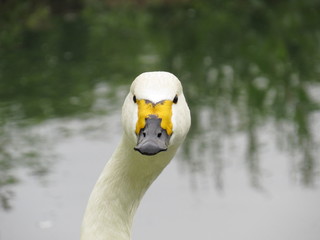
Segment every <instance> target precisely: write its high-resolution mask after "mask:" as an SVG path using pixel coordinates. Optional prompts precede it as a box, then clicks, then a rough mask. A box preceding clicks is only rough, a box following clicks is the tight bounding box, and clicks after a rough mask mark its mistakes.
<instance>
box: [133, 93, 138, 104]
mask: <svg viewBox="0 0 320 240" xmlns="http://www.w3.org/2000/svg"><path fill="white" fill-rule="evenodd" d="M133 102H134V103H136V102H137V98H136V95H134V96H133Z"/></svg>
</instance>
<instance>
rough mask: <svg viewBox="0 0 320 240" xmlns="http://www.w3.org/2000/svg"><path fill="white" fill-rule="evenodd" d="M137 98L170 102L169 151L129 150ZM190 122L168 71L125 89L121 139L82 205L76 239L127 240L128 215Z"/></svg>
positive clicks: (134, 139)
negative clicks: (171, 129)
mask: <svg viewBox="0 0 320 240" xmlns="http://www.w3.org/2000/svg"><path fill="white" fill-rule="evenodd" d="M134 95H135V96H136V98H137V99H147V100H150V101H153V102H159V101H162V100H173V99H174V97H175V96H176V95H177V96H178V98H179V99H178V103H177V104H174V105H173V106H172V123H173V135H172V136H171V139H170V144H169V148H168V150H167V151H165V152H160V153H158V154H156V155H154V156H145V155H142V154H140V153H139V152H137V151H134V149H133V148H134V146H135V144H136V142H137V136H136V134H135V125H136V121H137V106H136V104H135V103H134V101H133V96H134ZM190 123H191V118H190V111H189V108H188V105H187V103H186V101H185V98H184V96H183V92H182V86H181V83H180V81H179V80H178V79H177V78H176V77H175V76H174V75H173V74H171V73H167V72H148V73H143V74H141V75H139V76H138V77H137V78H136V79H135V80H134V82H133V83H132V85H131V88H130V92H129V94H128V96H127V97H126V99H125V102H124V104H123V107H122V125H123V129H124V132H123V136H122V140H121V142H120V144H119V146H118V147H117V149H116V150H115V152H114V153H113V155H112V157H111V159H110V160H109V161H108V163H107V164H106V166H105V168H104V169H103V172H102V174H101V175H100V177H99V179H98V181H97V183H96V185H95V187H94V189H93V191H92V193H91V196H90V198H89V201H88V205H87V209H86V211H85V215H84V219H83V223H82V228H81V240H129V239H130V234H131V226H132V221H133V217H134V214H135V212H136V209H137V207H138V205H139V203H140V200H141V198H142V197H143V195H144V193H145V192H146V190H147V189H148V188H149V186H150V185H151V183H152V182H153V181H154V180H155V179H156V178H157V176H158V175H159V174H160V173H161V171H162V170H163V169H164V168H165V167H166V166H167V164H168V163H169V162H170V160H171V159H172V158H173V156H174V155H175V153H176V151H177V148H178V147H179V145H180V144H181V143H182V142H183V140H184V138H185V137H186V135H187V133H188V130H189V127H190Z"/></svg>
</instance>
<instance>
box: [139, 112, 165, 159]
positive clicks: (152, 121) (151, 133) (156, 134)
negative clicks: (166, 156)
mask: <svg viewBox="0 0 320 240" xmlns="http://www.w3.org/2000/svg"><path fill="white" fill-rule="evenodd" d="M145 121H146V125H145V127H144V128H142V129H141V130H140V132H139V134H138V143H137V145H136V146H135V148H134V150H136V151H139V152H140V153H141V154H144V155H155V154H157V153H159V152H162V151H166V150H167V149H168V145H169V140H170V135H168V134H167V131H166V130H165V129H163V128H162V127H161V121H162V119H161V118H158V117H157V116H156V115H149V117H148V118H146V119H145Z"/></svg>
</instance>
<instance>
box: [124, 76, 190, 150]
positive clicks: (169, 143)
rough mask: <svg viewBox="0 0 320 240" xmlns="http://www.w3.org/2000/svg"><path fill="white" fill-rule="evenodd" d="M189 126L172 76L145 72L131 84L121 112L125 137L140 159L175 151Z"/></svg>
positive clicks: (178, 88) (175, 81) (176, 79)
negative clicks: (145, 156)
mask: <svg viewBox="0 0 320 240" xmlns="http://www.w3.org/2000/svg"><path fill="white" fill-rule="evenodd" d="M190 124H191V117H190V111H189V107H188V105H187V103H186V100H185V97H184V95H183V89H182V86H181V83H180V81H179V80H178V78H177V77H176V76H174V75H173V74H171V73H168V72H146V73H142V74H140V75H139V76H138V77H137V78H136V79H135V80H134V81H133V83H132V85H131V87H130V92H129V94H128V95H127V97H126V99H125V102H124V105H123V108H122V125H123V128H124V134H125V137H126V138H127V139H128V140H129V141H130V143H131V144H132V145H133V146H134V149H135V150H137V151H139V152H140V153H141V154H144V155H155V154H157V153H159V152H161V151H166V150H169V149H171V148H172V149H175V150H176V149H177V147H178V146H179V145H180V144H181V143H182V142H183V140H184V139H185V137H186V135H187V133H188V131H189V128H190Z"/></svg>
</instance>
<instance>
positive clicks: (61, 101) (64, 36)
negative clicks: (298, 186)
mask: <svg viewBox="0 0 320 240" xmlns="http://www.w3.org/2000/svg"><path fill="white" fill-rule="evenodd" d="M12 2H13V3H11V4H12V5H10V6H9V3H6V4H4V3H3V8H2V10H0V13H1V16H2V17H1V19H0V26H1V30H0V31H1V32H0V56H1V58H0V134H1V146H0V166H1V168H0V169H1V170H0V198H1V201H2V205H3V206H4V207H8V206H9V203H8V199H9V198H10V196H11V193H10V190H8V189H10V187H9V188H8V186H10V185H13V184H15V183H16V182H17V181H18V179H17V177H15V176H14V174H13V170H14V169H16V168H17V167H19V166H21V165H22V166H27V167H28V168H30V169H31V170H32V171H33V172H34V173H36V175H42V174H46V173H47V171H48V166H49V164H52V162H51V161H50V160H49V159H50V157H48V152H46V151H45V150H43V149H42V148H45V147H41V146H42V145H43V144H45V142H46V141H45V139H41V138H40V139H39V137H38V136H36V135H33V134H31V133H30V131H29V129H30V128H32V127H33V126H37V125H39V124H41V123H44V122H46V121H47V120H49V119H62V118H81V117H94V116H97V115H101V114H108V113H110V112H112V111H113V110H114V109H115V108H117V107H119V105H120V102H122V99H120V98H119V97H118V95H117V89H118V87H119V86H122V85H128V84H129V83H130V82H131V81H132V79H133V78H134V77H135V76H137V75H138V74H139V73H141V72H144V71H152V70H167V71H171V72H173V73H175V74H176V75H177V76H178V77H179V78H180V79H181V80H182V81H183V85H184V88H185V92H186V95H187V97H188V102H189V104H190V108H191V110H192V118H193V127H192V129H191V132H190V135H189V138H188V140H187V142H186V144H185V147H184V154H185V163H186V164H187V165H188V166H189V167H190V169H191V170H194V169H201V166H204V165H207V164H213V165H214V169H215V177H216V182H217V185H218V186H220V187H222V185H223V181H222V177H221V172H222V171H223V158H221V157H220V156H219V149H221V148H222V145H223V140H224V139H225V138H226V137H229V138H232V137H233V136H234V135H235V134H236V133H238V132H243V133H245V135H246V146H247V152H246V156H245V159H246V164H247V166H248V169H249V172H250V176H251V180H252V184H253V185H256V186H259V175H260V168H259V144H260V143H259V141H260V140H259V134H258V131H259V129H261V128H262V127H264V126H265V125H267V124H272V126H273V128H274V129H275V132H276V133H275V134H274V135H275V136H274V137H275V141H279V142H280V143H282V145H285V146H286V147H285V150H286V151H287V152H288V153H289V154H292V155H297V156H299V158H300V165H299V173H300V175H301V179H302V180H301V181H302V183H303V184H305V185H309V186H310V185H312V184H313V182H314V178H315V177H316V171H317V164H318V163H317V162H318V159H316V153H317V152H316V140H315V138H316V136H317V134H315V133H314V132H313V129H312V126H313V122H312V121H314V120H313V117H314V116H315V114H316V113H318V112H319V97H318V98H317V95H319V94H320V92H319V73H320V68H319V66H320V65H319V63H320V61H319V60H320V57H319V56H320V51H319V49H320V48H319V43H320V31H319V26H318V25H319V22H320V21H319V20H320V19H319V14H318V11H317V9H318V10H319V8H320V5H319V3H318V2H317V1H303V2H302V1H290V2H286V3H277V2H274V1H272V2H269V1H245V2H243V1H241V2H237V1H232V2H231V1H230V2H227V3H226V2H225V1H215V2H214V3H211V2H209V1H187V2H185V3H179V1H177V2H175V3H174V4H162V3H161V1H159V2H158V3H157V4H156V3H153V4H149V5H147V4H145V5H143V6H141V5H139V6H138V5H135V4H129V5H124V6H123V5H116V6H110V5H108V4H102V3H100V2H95V1H92V2H91V3H82V2H77V1H70V2H69V3H68V4H69V5H66V6H63V5H61V6H60V5H59V6H58V5H50V4H34V5H30V4H27V3H25V4H24V5H23V4H18V3H14V1H12ZM71 3H74V4H71ZM8 8H10V11H9V10H8ZM18 16H19V17H18ZM20 16H22V17H21V18H20ZM101 84H107V86H108V89H110V91H107V92H106V93H105V94H104V95H103V96H99V99H100V100H101V97H102V98H103V99H104V100H105V101H109V102H113V103H114V102H115V103H116V104H114V107H109V108H107V107H106V109H103V108H101V107H100V108H98V109H97V108H96V104H97V98H98V97H97V92H96V90H97V88H99V86H100V85H101ZM314 90H316V91H314ZM312 91H313V92H315V94H312ZM315 96H316V97H315ZM106 105H107V104H106ZM109 105H110V104H109ZM15 145H19V147H16V148H12V146H15ZM13 149H14V150H16V151H13ZM211 151H212V152H211ZM208 156H210V157H208ZM195 166H196V167H195Z"/></svg>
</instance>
